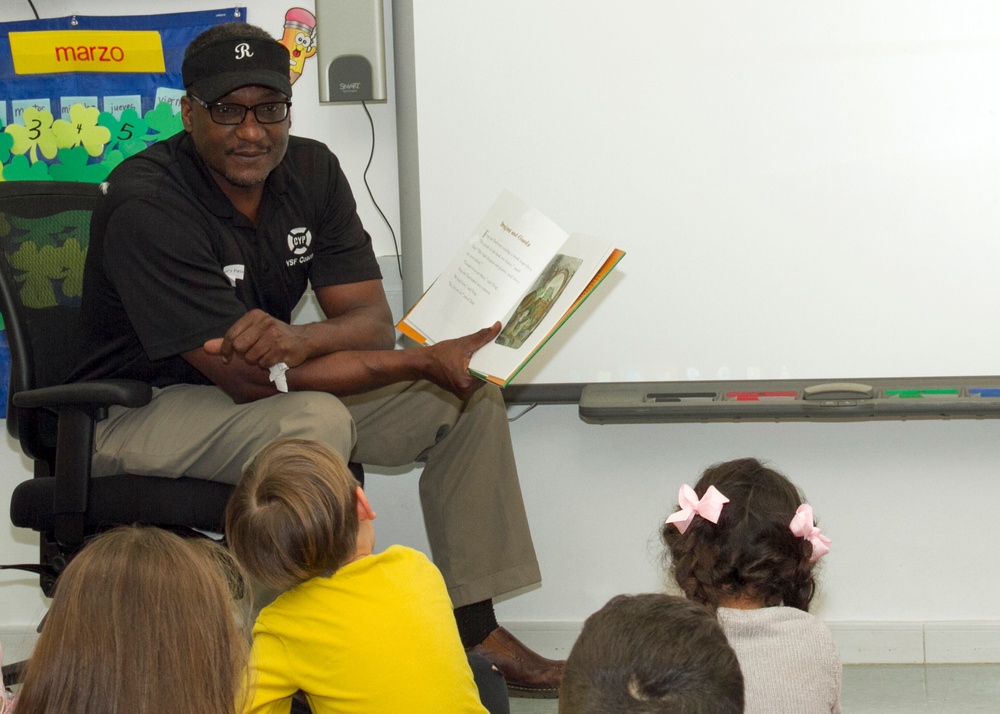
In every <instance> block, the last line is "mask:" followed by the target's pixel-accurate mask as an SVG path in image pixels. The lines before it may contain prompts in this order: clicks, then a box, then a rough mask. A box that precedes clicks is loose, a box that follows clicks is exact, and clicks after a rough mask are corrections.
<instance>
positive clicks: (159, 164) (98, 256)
mask: <svg viewBox="0 0 1000 714" xmlns="http://www.w3.org/2000/svg"><path fill="white" fill-rule="evenodd" d="M288 62H289V59H288V51H287V50H286V49H285V48H284V47H283V46H282V45H281V44H279V43H278V42H276V41H275V40H274V39H272V38H271V37H270V36H269V35H268V34H267V33H266V32H264V31H263V30H260V29H259V28H256V27H253V26H251V25H246V24H242V23H231V24H225V25H218V26H215V27H213V28H211V29H209V30H207V31H206V32H204V33H202V34H201V35H199V36H198V37H197V38H196V39H195V40H194V41H193V42H192V43H191V45H190V46H189V47H188V48H187V51H186V53H185V58H184V63H183V70H182V75H183V80H184V86H185V89H186V90H187V95H186V96H185V97H184V98H183V99H182V100H181V117H182V119H183V124H184V131H183V132H181V133H179V134H178V135H176V136H174V137H172V138H170V139H168V140H166V141H163V142H160V143H158V144H155V145H153V146H151V147H150V148H148V149H147V150H146V151H143V152H141V153H140V154H138V155H136V156H134V157H132V158H130V159H128V160H126V161H125V162H123V163H122V164H121V165H120V166H119V167H117V168H116V169H115V170H114V171H113V172H112V174H111V175H110V177H109V179H108V181H107V183H106V184H105V185H104V186H103V189H104V194H105V195H104V196H103V197H102V199H101V200H100V202H99V205H98V206H97V208H96V209H95V212H94V216H93V221H92V224H91V243H90V249H89V251H88V255H87V263H86V268H85V277H84V292H83V313H84V322H85V327H84V329H85V333H86V334H85V338H84V341H85V345H84V347H85V351H84V354H85V355H86V356H85V358H84V360H83V361H82V363H81V364H80V366H79V368H78V369H77V370H76V373H75V379H77V380H85V379H100V378H115V377H122V378H132V379H140V380H143V381H146V382H148V383H149V384H150V385H152V386H153V387H154V390H153V391H154V396H153V399H152V402H151V403H150V404H149V405H147V406H145V407H141V408H138V409H132V410H128V409H123V408H117V407H115V408H112V410H111V412H110V414H109V417H108V418H107V419H106V420H104V421H102V422H101V423H100V424H99V425H98V431H97V434H96V446H95V454H94V472H95V474H98V475H103V474H110V473H135V474H148V475H160V476H176V475H186V476H193V477H196V478H204V479H215V480H222V481H226V482H230V483H235V482H236V481H237V480H238V479H239V478H240V473H241V470H242V468H243V466H244V464H246V463H247V462H248V461H249V460H250V459H251V458H252V457H253V456H254V455H255V454H256V452H257V451H258V450H260V449H261V448H262V447H263V446H265V445H266V444H267V443H269V442H271V441H272V440H274V439H277V438H282V437H293V436H295V437H302V438H308V439H317V440H320V441H322V442H324V443H326V444H328V445H329V446H331V447H333V448H335V449H337V450H338V451H339V452H340V453H341V454H342V455H343V456H344V457H345V459H351V460H355V461H360V462H362V463H367V464H376V465H383V466H399V465H404V464H409V463H411V462H414V461H418V462H422V463H423V464H424V469H423V474H422V476H421V478H420V497H421V506H422V508H423V513H424V518H425V522H426V526H427V534H428V539H429V541H430V545H431V549H432V551H433V556H434V560H435V563H436V564H437V566H438V567H439V568H440V570H441V571H442V573H443V575H444V578H445V582H446V583H447V585H448V588H449V594H450V596H451V599H452V603H453V605H454V606H455V609H456V619H457V621H458V627H459V632H460V634H461V636H462V640H463V642H464V644H465V646H466V647H467V648H469V649H470V650H474V651H476V652H478V653H479V654H482V655H484V656H486V657H487V658H488V659H490V660H491V661H493V662H494V663H495V664H496V665H497V666H498V668H499V669H500V671H501V672H503V674H504V676H505V677H506V678H507V682H508V687H509V688H510V690H511V692H512V693H514V694H517V693H524V694H527V695H531V696H555V695H556V692H557V690H558V686H559V680H560V678H561V676H562V662H556V661H552V660H547V659H544V658H542V657H540V656H538V655H537V654H535V653H533V652H531V651H530V650H528V649H527V648H526V647H525V646H524V645H523V644H522V643H520V642H518V641H517V640H516V639H514V638H513V637H512V636H511V635H510V634H509V633H508V632H507V631H506V630H504V629H503V628H502V627H499V626H498V624H497V622H496V618H495V615H494V614H493V604H492V601H493V598H494V597H496V596H498V595H500V594H503V593H506V592H510V591H513V590H516V589H518V588H522V587H525V586H527V585H531V584H533V583H536V582H538V581H539V580H540V575H539V570H538V564H537V561H536V558H535V553H534V548H533V545H532V542H531V536H530V533H529V531H528V523H527V518H526V516H525V512H524V505H523V503H522V499H521V492H520V486H519V484H518V479H517V472H516V468H515V465H514V456H513V449H512V446H511V441H510V432H509V428H508V425H507V419H506V410H505V408H504V404H503V400H502V397H501V396H500V393H499V390H497V389H495V388H494V387H493V386H492V385H488V386H484V385H483V383H482V382H481V381H479V380H477V379H475V378H474V377H472V376H470V375H469V373H468V369H467V368H468V363H469V358H470V356H471V355H472V353H473V352H475V351H476V350H477V349H478V348H479V347H481V346H482V345H484V344H486V343H487V342H489V341H490V340H492V339H494V338H495V337H496V335H497V333H498V331H499V325H494V326H492V327H488V328H484V329H482V330H480V331H479V332H476V333H474V334H471V335H467V336H465V337H461V338H458V339H454V340H447V341H443V342H440V343H438V344H436V345H434V346H431V347H420V348H412V349H407V350H396V349H393V348H394V341H395V332H394V329H393V324H392V317H391V314H390V311H389V307H388V304H387V302H386V298H385V294H384V292H383V288H382V282H381V274H380V272H379V269H378V265H377V263H376V260H375V257H374V254H373V251H372V248H371V243H370V239H369V236H368V234H367V233H366V232H365V231H364V229H363V228H362V226H361V222H360V219H359V218H358V215H357V212H356V204H355V201H354V197H353V195H352V193H351V190H350V187H349V186H348V184H347V180H346V179H345V177H344V174H343V172H342V171H341V169H340V166H339V163H338V161H337V158H336V157H335V156H334V155H333V154H332V153H330V151H329V150H328V149H327V148H326V147H325V146H324V145H322V144H320V143H318V142H315V141H312V140H309V139H304V138H299V137H294V136H290V135H289V128H290V124H291V119H290V113H289V107H290V106H291V101H290V99H291V94H292V91H291V85H290V82H289V75H288V72H289V70H288V67H289V64H288ZM310 284H311V286H312V288H313V290H314V292H315V295H316V298H317V300H318V302H319V305H320V306H321V308H322V310H323V312H324V314H325V317H326V319H325V320H324V321H321V322H317V323H312V324H307V325H291V324H289V323H290V320H291V312H292V309H293V308H294V307H295V305H296V304H297V303H298V301H299V299H300V297H301V296H302V295H303V293H304V291H305V290H306V288H307V285H310Z"/></svg>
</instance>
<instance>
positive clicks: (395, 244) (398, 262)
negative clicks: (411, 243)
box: [361, 102, 403, 280]
mask: <svg viewBox="0 0 1000 714" xmlns="http://www.w3.org/2000/svg"><path fill="white" fill-rule="evenodd" d="M361 106H362V107H364V109H365V114H366V115H367V117H368V124H369V126H371V129H372V150H371V153H369V154H368V165H367V166H365V172H364V174H363V177H364V180H365V188H366V189H368V197H369V198H370V199H371V200H372V204H374V206H375V210H376V211H378V214H379V215H380V216H382V220H383V221H385V225H386V227H387V228H388V229H389V233H390V234H391V235H392V245H393V247H395V249H396V267H397V268H398V269H399V279H400V280H402V279H403V260H402V257H401V256H400V254H399V243H398V242H397V241H396V232H395V231H394V230H392V224H390V223H389V219H388V218H386V217H385V214H384V213H382V209H381V208H380V207H379V205H378V201H376V200H375V196H374V195H373V194H372V187H371V186H369V185H368V169H370V168H371V165H372V159H373V158H374V157H375V122H374V121H373V120H372V115H371V112H369V111H368V105H367V104H365V103H364V102H361Z"/></svg>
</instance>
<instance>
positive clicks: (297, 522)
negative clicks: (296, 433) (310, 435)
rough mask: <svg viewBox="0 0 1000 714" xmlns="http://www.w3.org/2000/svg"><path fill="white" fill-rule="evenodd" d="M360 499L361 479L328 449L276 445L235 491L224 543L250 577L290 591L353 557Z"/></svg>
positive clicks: (300, 442)
mask: <svg viewBox="0 0 1000 714" xmlns="http://www.w3.org/2000/svg"><path fill="white" fill-rule="evenodd" d="M360 497H362V496H361V494H360V489H359V487H358V482H357V480H356V479H355V478H354V476H353V474H351V472H350V470H349V469H348V468H347V464H346V463H344V459H343V458H342V457H341V456H340V455H339V454H338V453H337V452H335V451H334V450H333V449H331V448H330V447H328V446H326V445H325V444H321V443H319V442H317V441H308V440H305V439H282V440H279V441H275V442H273V443H271V444H269V445H268V446H266V447H264V448H263V449H262V450H261V451H260V452H259V453H258V454H257V456H255V457H254V459H253V460H252V461H251V462H250V465H249V466H247V468H246V470H245V471H244V472H243V478H242V479H241V480H240V482H239V484H237V486H236V489H235V490H234V491H233V495H232V497H231V498H230V500H229V505H228V507H227V508H226V539H227V540H228V542H229V547H230V548H231V549H232V551H233V552H234V553H235V554H236V557H237V558H239V560H240V562H241V563H242V564H243V567H244V568H245V569H246V570H247V572H248V573H249V574H250V575H251V576H252V577H253V578H255V579H257V580H258V581H260V582H261V583H263V584H264V585H267V586H269V587H273V588H278V589H287V588H290V587H293V586H295V585H297V584H299V583H302V582H305V581H306V580H309V579H310V578H314V577H317V576H323V575H331V574H332V573H334V572H335V571H336V570H337V569H338V568H339V567H340V566H341V565H343V564H344V563H346V562H347V561H349V560H350V559H351V558H352V557H353V556H354V554H355V550H356V547H357V544H358V525H359V518H358V511H357V500H358V498H360ZM366 505H367V504H366Z"/></svg>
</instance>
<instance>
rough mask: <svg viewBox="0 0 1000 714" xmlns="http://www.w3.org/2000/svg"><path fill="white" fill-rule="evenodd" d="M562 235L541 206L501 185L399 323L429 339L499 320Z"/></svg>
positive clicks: (510, 309) (556, 247) (530, 282)
mask: <svg viewBox="0 0 1000 714" xmlns="http://www.w3.org/2000/svg"><path fill="white" fill-rule="evenodd" d="M566 238H567V233H566V232H565V231H563V230H562V229H561V228H560V227H559V226H557V225H556V224H555V223H553V222H552V221H551V220H549V219H548V218H546V217H545V216H544V215H543V214H542V213H541V212H539V211H538V210H536V209H534V208H532V207H531V206H529V205H528V204H526V203H524V202H523V201H521V200H520V199H519V198H517V197H516V196H514V195H513V194H512V193H510V192H507V191H505V192H504V193H502V194H501V195H500V197H499V198H498V199H497V201H496V202H495V203H494V204H493V206H492V208H490V210H489V212H488V213H487V214H486V215H485V216H484V217H483V219H482V221H480V223H479V225H478V226H476V229H475V230H474V231H473V233H472V236H471V237H470V238H469V240H468V242H467V244H466V246H465V248H464V249H462V250H459V252H458V255H456V256H455V259H454V260H453V261H452V262H451V263H450V264H449V266H448V267H447V268H446V269H445V270H444V272H443V273H442V274H441V275H440V276H439V277H438V279H437V280H436V281H435V282H434V284H433V285H431V287H430V288H428V290H427V292H425V293H424V295H423V297H421V298H420V300H419V301H418V302H417V304H416V305H415V306H414V307H413V309H412V310H411V311H410V312H409V314H407V316H406V317H405V318H404V319H403V323H405V324H406V325H408V326H409V327H411V328H412V329H413V330H415V331H417V332H418V333H420V334H421V335H423V336H424V337H425V338H427V344H432V343H434V342H440V341H441V340H444V339H450V338H453V337H461V336H462V335H467V334H469V333H472V332H475V331H476V330H479V329H481V328H483V327H488V326H490V325H492V324H493V323H494V322H496V321H497V320H501V321H503V320H505V319H506V317H507V316H508V315H510V314H511V313H512V312H513V311H514V309H515V308H516V307H517V304H518V302H519V301H520V300H521V299H522V297H523V296H524V295H525V294H526V293H527V291H528V290H529V287H530V286H531V285H533V284H534V283H535V281H536V280H537V279H538V277H539V275H541V274H542V272H543V271H544V270H545V269H546V267H547V266H549V265H550V262H551V261H552V257H553V256H554V255H555V254H556V252H557V251H558V250H559V249H560V247H561V246H562V244H563V242H564V241H565V240H566Z"/></svg>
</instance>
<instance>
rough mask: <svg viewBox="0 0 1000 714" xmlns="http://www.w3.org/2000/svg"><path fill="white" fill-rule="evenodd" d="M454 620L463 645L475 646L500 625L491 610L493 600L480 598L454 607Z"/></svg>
mask: <svg viewBox="0 0 1000 714" xmlns="http://www.w3.org/2000/svg"><path fill="white" fill-rule="evenodd" d="M455 622H457V623H458V634H459V635H460V636H461V637H462V646H463V647H466V648H468V647H475V646H476V645H478V644H479V643H480V642H482V641H483V640H485V639H486V638H487V637H489V636H490V633H491V632H493V630H495V629H497V628H498V627H499V626H500V625H499V623H497V616H496V613H495V612H493V600H481V601H479V602H474V603H472V604H471V605H462V606H461V607H456V608H455Z"/></svg>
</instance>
